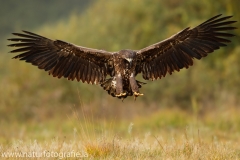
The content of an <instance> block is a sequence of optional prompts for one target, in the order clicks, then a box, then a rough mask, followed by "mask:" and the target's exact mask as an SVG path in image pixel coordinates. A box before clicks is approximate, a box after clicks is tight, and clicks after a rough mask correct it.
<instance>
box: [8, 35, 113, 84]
mask: <svg viewBox="0 0 240 160" xmlns="http://www.w3.org/2000/svg"><path fill="white" fill-rule="evenodd" d="M23 32H24V33H13V34H14V35H16V36H18V37H17V38H10V39H8V40H10V41H13V42H15V43H13V44H10V45H8V46H10V47H20V48H18V49H15V50H12V51H10V53H19V52H22V53H21V54H19V55H17V56H15V57H13V58H16V59H20V60H24V61H26V62H28V63H31V64H33V65H35V66H38V68H39V69H44V70H45V71H48V72H49V74H51V75H53V76H54V77H58V78H60V77H65V78H68V79H69V80H74V79H77V80H78V81H80V80H81V81H82V82H87V83H91V84H99V83H102V82H103V81H104V80H105V78H106V76H107V75H112V72H113V66H112V62H111V57H112V54H113V52H108V51H104V50H98V49H92V48H86V47H82V46H77V45H74V44H71V43H68V42H64V41H61V40H51V39H48V38H46V37H43V36H40V35H37V34H35V33H31V32H28V31H23Z"/></svg>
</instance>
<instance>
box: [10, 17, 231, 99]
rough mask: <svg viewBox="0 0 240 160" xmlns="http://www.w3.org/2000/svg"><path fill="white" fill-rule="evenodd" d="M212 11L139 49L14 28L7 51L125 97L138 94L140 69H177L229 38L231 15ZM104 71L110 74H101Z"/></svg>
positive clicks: (156, 73)
mask: <svg viewBox="0 0 240 160" xmlns="http://www.w3.org/2000/svg"><path fill="white" fill-rule="evenodd" d="M220 16H221V15H217V16H215V17H212V18H210V19H209V20H207V21H205V22H203V23H202V24H200V25H198V26H197V27H194V28H192V29H190V28H189V27H188V28H186V29H183V30H182V31H180V32H178V33H177V34H175V35H173V36H171V37H170V38H168V39H166V40H163V41H161V42H158V43H156V44H153V45H150V46H148V47H146V48H143V49H141V50H138V51H135V50H130V49H124V50H120V51H118V52H108V51H104V50H98V49H92V48H86V47H82V46H77V45H74V44H71V43H68V42H64V41H61V40H51V39H48V38H46V37H43V36H40V35H37V34H34V33H31V32H28V31H23V33H13V35H15V36H17V38H10V39H8V40H10V41H14V42H15V43H13V44H10V45H8V46H10V47H19V48H18V49H15V50H12V51H10V53H19V52H22V53H21V54H19V55H17V56H15V57H13V58H15V59H20V60H24V61H26V62H28V63H31V64H33V65H35V66H38V68H39V69H43V70H45V71H48V73H49V74H51V75H53V76H54V77H58V78H61V77H65V78H68V80H74V79H76V80H77V81H82V82H87V83H91V84H99V85H101V86H102V87H103V89H104V90H106V91H107V92H108V94H110V95H112V96H113V97H118V98H120V99H124V98H126V97H128V96H134V98H136V97H138V96H141V95H143V94H142V93H140V92H139V88H141V86H142V85H143V84H145V83H143V82H140V81H137V80H136V79H135V77H136V75H137V74H140V73H141V74H142V76H143V78H144V79H145V80H157V79H159V78H161V77H165V75H166V74H167V73H169V74H172V72H174V71H175V70H176V71H179V70H180V69H182V68H184V67H185V68H188V67H189V66H191V65H193V59H194V58H196V59H201V58H202V57H205V56H207V55H208V54H209V53H211V52H213V51H214V50H216V49H219V48H220V47H223V46H226V43H229V42H231V41H230V40H228V39H226V38H229V37H232V36H234V35H233V34H230V33H227V32H226V31H229V30H233V29H236V27H232V26H230V24H232V23H234V22H236V21H230V20H228V19H229V18H231V17H232V16H226V17H220ZM107 75H109V76H110V78H108V79H107V78H106V77H107Z"/></svg>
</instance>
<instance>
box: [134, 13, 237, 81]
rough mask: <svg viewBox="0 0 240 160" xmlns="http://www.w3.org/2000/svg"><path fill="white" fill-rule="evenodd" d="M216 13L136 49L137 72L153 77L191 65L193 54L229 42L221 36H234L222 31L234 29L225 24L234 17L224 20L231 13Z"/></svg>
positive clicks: (197, 55)
mask: <svg viewBox="0 0 240 160" xmlns="http://www.w3.org/2000/svg"><path fill="white" fill-rule="evenodd" d="M220 16H221V15H217V16H215V17H213V18H211V19H209V20H207V21H205V22H203V23H202V24H200V25H198V26H197V27H195V28H193V29H190V28H189V27H188V28H186V29H184V30H182V31H180V32H178V33H177V34H175V35H173V36H171V37H170V38H168V39H166V40H164V41H161V42H158V43H156V44H153V45H151V46H148V47H146V48H143V49H141V50H139V51H138V52H137V56H138V61H139V63H138V64H137V66H139V68H137V71H138V72H142V74H143V78H144V79H146V80H155V79H158V78H161V77H162V76H165V75H166V73H167V72H168V73H169V74H172V72H173V71H174V70H177V71H179V70H180V69H182V68H183V67H185V68H188V67H189V66H191V65H193V60H192V59H193V58H197V59H201V58H202V57H205V56H207V55H208V54H209V53H211V52H213V51H214V50H216V49H219V48H220V47H222V46H226V44H225V43H227V42H230V40H227V39H225V38H227V37H232V36H234V35H233V34H230V33H226V32H224V31H227V30H233V29H236V28H235V27H231V26H228V25H229V24H232V23H234V22H236V21H225V20H227V19H229V18H231V17H232V16H227V17H222V18H219V17H220Z"/></svg>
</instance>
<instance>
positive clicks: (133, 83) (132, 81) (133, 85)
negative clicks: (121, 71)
mask: <svg viewBox="0 0 240 160" xmlns="http://www.w3.org/2000/svg"><path fill="white" fill-rule="evenodd" d="M129 81H130V85H131V89H132V92H133V95H134V98H136V97H138V96H143V94H142V93H139V88H138V85H137V81H136V80H135V77H134V73H131V75H130V78H129Z"/></svg>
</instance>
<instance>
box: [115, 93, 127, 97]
mask: <svg viewBox="0 0 240 160" xmlns="http://www.w3.org/2000/svg"><path fill="white" fill-rule="evenodd" d="M126 94H127V93H124V92H122V93H120V94H116V95H115V96H116V97H122V96H126Z"/></svg>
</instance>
